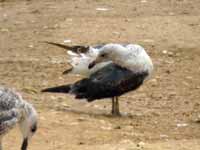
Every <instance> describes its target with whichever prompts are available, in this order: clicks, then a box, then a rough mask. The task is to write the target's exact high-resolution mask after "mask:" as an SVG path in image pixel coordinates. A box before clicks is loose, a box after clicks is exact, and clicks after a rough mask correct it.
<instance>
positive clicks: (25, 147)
mask: <svg viewBox="0 0 200 150" xmlns="http://www.w3.org/2000/svg"><path fill="white" fill-rule="evenodd" d="M27 147H28V138H25V139H24V140H23V143H22V147H21V150H27Z"/></svg>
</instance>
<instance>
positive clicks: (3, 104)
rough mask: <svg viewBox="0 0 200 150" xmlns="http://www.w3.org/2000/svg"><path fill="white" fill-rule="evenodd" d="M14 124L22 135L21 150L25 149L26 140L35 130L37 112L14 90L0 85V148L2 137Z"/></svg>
mask: <svg viewBox="0 0 200 150" xmlns="http://www.w3.org/2000/svg"><path fill="white" fill-rule="evenodd" d="M16 124H19V128H20V131H21V133H22V136H23V142H22V145H21V150H27V147H28V142H29V140H30V139H31V137H32V136H33V134H34V133H35V132H36V130H37V113H36V110H35V109H34V107H33V106H32V105H31V104H29V103H28V102H26V101H24V100H23V98H22V97H21V95H20V94H19V93H16V92H15V91H14V90H12V89H9V88H6V87H2V86H1V87H0V150H2V139H3V137H4V135H5V134H7V133H8V132H9V131H10V130H11V129H12V128H14V127H15V125H16Z"/></svg>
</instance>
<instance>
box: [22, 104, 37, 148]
mask: <svg viewBox="0 0 200 150" xmlns="http://www.w3.org/2000/svg"><path fill="white" fill-rule="evenodd" d="M19 126H20V130H21V133H22V136H23V143H22V147H21V150H26V149H27V146H28V141H29V140H30V139H31V137H32V136H33V134H34V133H35V132H36V131H37V112H36V110H35V109H34V108H33V106H32V105H31V104H29V103H25V105H24V111H23V115H22V119H21V122H20V123H19Z"/></svg>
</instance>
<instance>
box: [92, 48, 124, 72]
mask: <svg viewBox="0 0 200 150" xmlns="http://www.w3.org/2000/svg"><path fill="white" fill-rule="evenodd" d="M125 51H127V49H126V48H125V47H123V46H122V45H120V44H107V45H105V46H104V47H102V48H101V49H100V51H99V54H98V55H97V57H96V59H95V60H94V61H93V62H91V63H90V64H89V66H88V67H89V68H92V67H94V66H95V65H96V64H97V63H101V62H107V61H112V62H114V63H116V64H117V63H118V61H119V60H120V59H121V58H122V57H124V56H125V54H126V53H124V52H125Z"/></svg>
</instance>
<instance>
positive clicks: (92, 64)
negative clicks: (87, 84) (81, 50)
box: [88, 61, 96, 69]
mask: <svg viewBox="0 0 200 150" xmlns="http://www.w3.org/2000/svg"><path fill="white" fill-rule="evenodd" d="M95 65H96V61H93V62H91V63H90V64H89V66H88V69H92V68H93V67H94V66H95Z"/></svg>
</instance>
